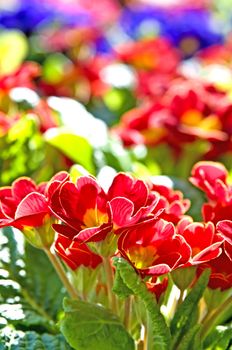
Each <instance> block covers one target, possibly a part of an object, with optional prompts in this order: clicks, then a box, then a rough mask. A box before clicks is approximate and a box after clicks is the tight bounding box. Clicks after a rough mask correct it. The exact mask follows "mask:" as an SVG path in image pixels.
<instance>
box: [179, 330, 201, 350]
mask: <svg viewBox="0 0 232 350" xmlns="http://www.w3.org/2000/svg"><path fill="white" fill-rule="evenodd" d="M200 327H201V326H200V325H199V324H195V326H193V327H192V328H191V329H190V330H189V331H188V332H187V333H185V334H184V336H183V338H182V339H181V342H180V343H179V346H178V347H177V348H176V350H190V349H191V350H195V349H196V350H200V348H195V347H194V338H195V337H196V334H197V333H198V332H199V330H200Z"/></svg>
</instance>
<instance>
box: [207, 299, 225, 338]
mask: <svg viewBox="0 0 232 350" xmlns="http://www.w3.org/2000/svg"><path fill="white" fill-rule="evenodd" d="M230 308H232V296H230V297H229V298H228V299H226V300H225V301H224V303H222V304H221V305H220V306H219V307H218V308H217V309H214V310H212V311H211V312H210V313H209V314H208V315H207V316H206V317H205V319H204V322H203V327H202V331H201V336H202V339H204V338H205V337H206V336H207V334H208V333H209V332H210V331H211V329H212V328H213V327H214V326H215V325H216V324H217V322H219V319H220V317H221V316H222V315H223V314H225V313H226V312H227V311H228V310H229V309H230Z"/></svg>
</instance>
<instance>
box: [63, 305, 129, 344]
mask: <svg viewBox="0 0 232 350" xmlns="http://www.w3.org/2000/svg"><path fill="white" fill-rule="evenodd" d="M64 311H65V317H64V319H62V320H61V322H60V328H61V332H62V333H63V335H64V336H65V338H66V340H67V341H68V343H69V344H70V345H71V346H72V347H73V348H74V349H76V350H96V349H97V350H109V349H110V350H134V341H133V339H132V338H131V336H130V335H129V334H128V333H127V331H126V329H125V328H124V326H123V325H122V324H121V322H120V321H119V319H118V318H117V316H116V315H114V314H112V313H111V312H110V311H109V310H107V309H105V308H104V307H102V306H100V305H96V304H90V303H87V302H84V301H79V300H70V299H67V298H65V299H64Z"/></svg>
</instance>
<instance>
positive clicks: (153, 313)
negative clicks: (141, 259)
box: [116, 258, 171, 350]
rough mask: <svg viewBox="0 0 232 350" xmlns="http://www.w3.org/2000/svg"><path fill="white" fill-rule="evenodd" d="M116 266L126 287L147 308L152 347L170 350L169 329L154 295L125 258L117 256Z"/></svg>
mask: <svg viewBox="0 0 232 350" xmlns="http://www.w3.org/2000/svg"><path fill="white" fill-rule="evenodd" d="M116 268H117V269H118V271H119V273H120V276H121V278H122V281H123V282H124V284H125V285H126V286H127V288H129V289H130V290H131V291H132V292H133V294H134V295H136V296H137V297H139V298H141V300H142V301H143V303H144V305H145V307H146V309H147V312H148V314H149V317H150V320H151V329H152V333H153V347H154V349H159V350H170V347H169V344H170V338H171V336H170V331H169V328H168V326H167V325H166V322H165V320H164V318H163V316H162V314H161V313H160V310H159V306H158V305H157V303H156V300H155V298H154V296H153V295H152V294H151V293H150V292H149V291H148V290H147V288H146V286H145V283H144V282H143V281H142V280H141V278H140V277H139V276H138V275H137V274H136V273H135V271H134V269H133V267H132V266H131V265H130V264H129V263H128V262H127V261H126V260H124V259H122V258H119V259H118V260H117V261H116Z"/></svg>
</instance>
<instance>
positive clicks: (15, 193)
mask: <svg viewBox="0 0 232 350" xmlns="http://www.w3.org/2000/svg"><path fill="white" fill-rule="evenodd" d="M227 176H228V174H227V171H226V169H225V168H224V166H223V165H221V164H219V163H213V162H200V163H197V164H196V165H195V166H194V168H193V170H192V176H191V178H190V181H191V182H192V183H193V184H194V185H195V186H197V187H199V188H200V189H202V190H203V191H204V192H205V194H206V196H207V198H208V202H207V203H205V204H204V205H203V208H202V215H203V222H194V221H193V219H192V218H191V217H190V216H187V215H186V212H187V210H188V208H189V206H190V202H189V200H187V199H184V198H183V195H182V193H181V192H179V191H174V190H173V189H170V188H168V187H166V186H164V185H155V184H153V183H152V182H148V181H146V182H145V181H142V180H138V179H135V178H133V177H132V176H130V175H128V174H125V173H119V174H117V175H116V176H115V178H114V179H113V182H112V184H111V186H110V187H109V189H108V191H104V190H103V188H102V187H101V186H100V185H99V184H98V182H97V180H96V179H95V178H94V177H92V176H82V177H79V178H78V179H77V181H76V183H73V182H72V181H71V180H70V177H69V175H68V174H67V173H65V172H61V173H58V174H57V175H55V176H54V177H53V178H52V179H51V181H50V182H49V183H42V184H40V185H38V186H37V185H36V184H35V183H34V182H33V181H32V180H31V179H29V178H20V179H18V180H16V181H15V182H14V183H13V184H12V186H11V187H5V188H1V189H0V227H4V226H9V225H11V226H14V227H16V228H18V229H20V230H22V231H23V232H26V231H28V229H29V228H34V230H38V231H39V232H40V235H41V236H42V237H43V235H46V234H47V231H45V230H44V227H45V225H46V227H47V226H48V225H49V227H50V229H51V226H52V227H53V229H54V230H55V231H56V232H57V236H56V238H55V241H54V248H55V251H56V253H57V254H58V255H59V256H60V257H61V258H62V259H63V260H64V261H65V263H66V264H67V265H68V266H69V267H70V268H71V269H72V270H76V269H77V268H78V267H79V266H81V265H84V266H86V267H89V268H91V269H93V268H96V267H97V266H98V265H99V264H101V262H102V259H104V258H106V257H113V256H114V255H117V256H118V255H119V256H122V257H124V258H125V259H127V260H128V261H129V262H130V263H131V264H132V265H133V267H134V268H135V270H136V271H137V273H138V274H140V275H141V277H142V278H144V277H145V276H150V280H149V281H148V288H149V289H151V290H153V291H156V290H157V289H156V288H155V285H156V283H155V282H156V279H157V277H159V276H162V275H165V274H167V273H169V272H172V271H173V270H175V269H177V268H187V267H189V266H194V267H196V269H197V274H196V275H199V274H200V273H201V271H202V270H203V269H205V268H207V267H210V268H211V271H212V273H211V277H210V282H209V286H210V287H211V288H220V289H221V290H224V289H227V288H230V287H231V286H232V268H231V266H232V265H231V260H232V246H231V244H232V221H230V220H229V219H230V218H231V211H232V186H231V185H229V184H228V183H227ZM54 222H55V223H54ZM43 230H44V232H43ZM27 236H28V235H27ZM44 238H45V237H44ZM42 241H43V239H42ZM44 242H47V243H48V240H46V239H44ZM51 243H52V242H49V243H48V244H51ZM166 286H167V279H164V280H163V285H162V288H161V287H160V286H159V290H162V291H163V290H164V289H165V288H166Z"/></svg>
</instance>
